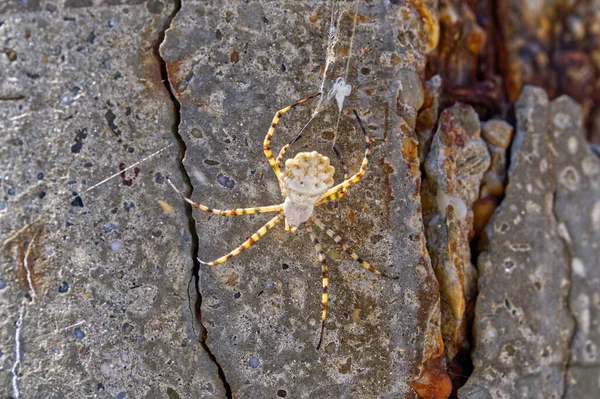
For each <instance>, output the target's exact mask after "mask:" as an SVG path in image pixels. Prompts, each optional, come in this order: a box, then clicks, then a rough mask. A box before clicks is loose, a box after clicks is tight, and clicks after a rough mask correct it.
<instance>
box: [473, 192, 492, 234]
mask: <svg viewBox="0 0 600 399" xmlns="http://www.w3.org/2000/svg"><path fill="white" fill-rule="evenodd" d="M497 207H498V199H497V198H496V197H493V196H491V197H486V198H480V199H478V200H477V201H475V202H474V203H473V235H474V236H475V237H478V236H479V235H480V234H481V233H482V232H483V229H484V228H485V226H486V225H487V224H488V222H489V221H490V219H491V217H492V215H493V213H494V211H495V210H496V208H497Z"/></svg>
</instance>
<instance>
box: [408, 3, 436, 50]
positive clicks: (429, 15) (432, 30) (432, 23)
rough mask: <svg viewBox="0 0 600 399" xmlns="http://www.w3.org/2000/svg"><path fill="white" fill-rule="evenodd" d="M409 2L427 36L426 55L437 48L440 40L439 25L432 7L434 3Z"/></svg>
mask: <svg viewBox="0 0 600 399" xmlns="http://www.w3.org/2000/svg"><path fill="white" fill-rule="evenodd" d="M411 2H412V4H413V6H414V7H415V8H416V9H417V11H419V14H420V15H421V18H422V19H423V25H424V28H425V32H426V34H427V36H426V37H427V49H426V52H427V53H428V52H430V51H432V50H433V49H435V48H436V47H437V45H438V41H439V39H440V25H439V21H438V16H437V10H436V9H435V6H434V5H435V2H431V1H423V0H411ZM427 3H429V4H427Z"/></svg>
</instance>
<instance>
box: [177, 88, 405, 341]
mask: <svg viewBox="0 0 600 399" xmlns="http://www.w3.org/2000/svg"><path fill="white" fill-rule="evenodd" d="M320 94H321V93H316V94H313V95H312V96H309V97H306V98H304V99H302V100H300V101H298V102H296V103H295V104H293V105H290V106H288V107H285V108H283V109H281V110H279V111H277V113H276V114H275V117H274V118H273V121H272V122H271V127H270V128H269V131H268V132H267V135H266V137H265V141H264V145H263V149H264V152H265V156H266V157H267V160H268V161H269V163H270V164H271V166H272V167H273V171H274V172H275V175H276V176H277V180H278V181H279V187H280V189H281V194H282V196H283V198H284V202H283V203H282V204H278V205H269V206H261V207H258V208H241V209H230V210H219V209H212V208H209V207H207V206H205V205H202V204H198V203H196V202H194V201H192V200H191V199H189V198H187V197H186V196H185V195H183V193H182V192H181V191H179V190H178V189H177V187H175V185H174V184H173V183H172V182H171V180H170V179H168V178H167V182H168V183H169V185H170V186H171V187H172V188H173V190H175V192H177V194H179V195H180V196H181V197H182V198H183V199H184V200H185V201H187V202H188V203H189V204H190V205H192V206H193V207H194V208H198V209H200V210H201V211H204V212H209V213H214V214H217V215H222V216H235V215H249V214H253V213H266V212H272V213H277V216H275V217H274V218H273V219H271V220H269V221H268V222H267V223H266V224H265V225H264V226H262V227H261V228H260V229H258V231H257V232H256V233H254V234H252V235H251V236H250V237H249V238H248V239H247V240H246V241H245V242H244V243H242V244H241V245H240V246H239V247H237V248H235V249H234V250H233V251H231V252H229V253H228V254H227V255H224V256H222V257H220V258H218V259H216V260H213V261H212V262H204V261H202V260H200V259H198V261H199V262H200V263H202V264H206V265H209V266H215V265H218V264H221V263H224V262H226V261H227V260H228V259H230V258H232V257H234V256H236V255H239V254H240V253H241V252H242V251H244V250H246V249H248V248H250V247H251V246H252V245H254V244H255V243H256V242H257V241H258V240H259V239H260V238H261V237H262V236H264V235H265V234H266V233H267V231H269V230H270V229H271V228H273V227H274V226H275V225H277V224H278V223H279V222H281V221H282V220H285V229H286V231H291V232H294V231H296V229H297V228H298V226H300V225H303V226H304V229H305V230H306V231H307V232H308V234H309V235H310V238H311V240H312V243H313V245H314V247H315V251H316V252H317V258H318V260H319V263H320V264H321V270H322V272H323V297H322V305H323V310H322V314H321V332H320V335H319V343H318V344H317V350H318V349H319V348H320V347H321V343H322V342H323V334H324V329H325V321H326V319H327V303H328V294H327V288H328V285H329V271H328V269H327V263H326V260H325V254H324V252H323V248H322V247H321V243H320V242H319V240H318V239H317V237H316V235H315V234H314V232H313V229H312V225H311V222H312V224H314V225H316V226H317V227H318V228H319V229H321V230H323V231H324V232H325V233H326V234H327V235H328V236H329V237H331V238H332V239H333V241H334V242H335V243H336V244H338V245H340V246H341V247H342V249H343V250H344V251H345V252H346V253H348V254H349V255H350V256H351V257H352V258H353V259H354V260H355V261H357V262H358V263H360V264H361V265H362V266H363V267H364V268H365V269H367V270H368V271H370V272H372V273H375V274H376V275H379V276H382V277H386V278H391V279H397V278H398V277H390V276H388V275H387V274H385V273H383V272H381V271H379V270H376V269H375V268H374V267H373V266H371V265H370V264H369V263H367V262H366V261H364V260H363V259H362V258H360V257H359V256H358V255H357V254H356V253H355V252H354V251H353V250H352V248H351V247H350V246H349V245H348V244H347V243H346V240H345V239H344V238H342V236H341V235H340V234H339V233H337V232H335V231H333V230H332V229H330V228H328V227H327V226H326V225H325V224H324V223H323V222H322V221H321V220H320V219H319V218H318V217H317V216H315V215H314V214H313V212H314V208H315V207H316V206H319V205H322V204H325V203H327V202H330V201H335V200H338V199H340V198H342V197H343V196H344V195H346V193H347V192H348V188H349V187H350V186H351V185H353V184H355V183H357V182H358V181H359V180H360V179H362V177H363V176H364V175H365V172H366V170H367V165H368V163H369V154H370V152H371V148H370V140H369V136H368V134H367V131H366V130H365V128H364V127H363V125H362V121H361V120H360V117H359V116H358V113H357V112H356V111H354V110H353V112H354V115H355V116H356V120H357V121H358V124H359V126H360V129H361V131H362V133H363V136H364V138H365V156H364V158H363V161H362V164H361V166H360V170H359V171H358V172H357V173H356V174H354V175H353V176H351V177H350V178H348V173H347V172H346V173H344V181H343V182H341V183H339V184H338V185H335V186H334V182H333V174H334V173H335V169H334V167H333V166H331V165H330V161H329V158H328V157H326V156H323V155H321V154H319V153H318V152H316V151H312V152H300V153H298V154H296V156H295V157H294V158H293V159H288V160H287V161H286V162H285V169H284V171H282V170H281V165H282V162H283V157H284V155H285V153H286V151H287V149H288V148H289V147H290V146H291V145H292V144H294V143H295V142H296V141H297V140H298V139H299V138H300V136H301V134H302V131H301V132H300V133H299V134H298V135H297V136H296V137H295V138H294V139H293V140H292V141H291V142H290V143H288V144H286V145H285V146H283V147H282V148H281V151H280V152H279V155H278V156H277V158H276V159H275V158H273V153H272V152H271V138H272V137H273V133H274V132H275V128H276V127H277V124H278V123H279V119H280V118H281V116H282V115H283V114H285V113H286V112H288V111H289V110H291V109H292V108H294V107H296V106H297V105H300V104H303V103H305V102H307V101H309V100H311V99H313V98H315V97H317V96H319V95H320ZM342 165H343V164H342ZM344 169H345V166H344Z"/></svg>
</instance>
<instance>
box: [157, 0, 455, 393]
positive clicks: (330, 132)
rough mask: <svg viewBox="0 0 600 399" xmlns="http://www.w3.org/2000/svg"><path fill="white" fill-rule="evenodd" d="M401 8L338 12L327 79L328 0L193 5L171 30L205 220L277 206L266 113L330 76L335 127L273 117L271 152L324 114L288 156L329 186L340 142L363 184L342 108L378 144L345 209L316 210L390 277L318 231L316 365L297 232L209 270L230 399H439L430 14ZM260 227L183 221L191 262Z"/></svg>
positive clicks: (260, 218) (209, 309)
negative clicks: (308, 163)
mask: <svg viewBox="0 0 600 399" xmlns="http://www.w3.org/2000/svg"><path fill="white" fill-rule="evenodd" d="M394 3H399V4H390V3H388V2H374V3H372V4H359V5H358V9H357V12H350V13H346V12H342V11H343V10H342V11H341V12H339V13H333V18H334V20H336V21H337V20H338V19H339V22H338V23H336V25H337V28H336V31H337V35H336V36H335V38H336V40H338V41H337V44H335V46H332V47H331V48H332V50H333V51H332V52H330V53H329V56H330V57H335V62H334V63H332V64H330V65H327V66H326V58H327V47H328V32H329V29H330V18H331V16H332V10H331V8H330V6H331V4H325V3H318V4H317V5H316V6H311V5H309V4H308V3H304V2H287V3H282V2H277V1H271V2H261V3H256V2H253V3H240V2H237V1H222V2H219V3H218V4H207V3H205V2H186V3H184V4H183V7H182V9H181V11H180V12H179V13H178V15H177V17H176V18H175V20H174V23H173V25H172V27H171V29H170V30H169V31H168V32H167V36H166V41H165V42H164V44H163V45H162V47H161V53H162V55H163V57H164V58H165V60H166V62H167V68H168V72H169V80H170V83H171V85H172V87H173V91H174V93H175V95H176V97H177V99H178V100H179V102H180V103H181V115H182V123H181V127H180V132H181V135H182V138H183V140H184V141H185V142H186V145H187V148H188V150H187V153H186V158H185V161H184V165H185V168H186V171H187V172H188V174H189V175H190V179H191V182H192V184H193V186H194V192H193V199H194V200H195V201H198V202H201V203H203V204H205V205H208V206H210V207H215V208H219V209H224V208H239V207H252V206H261V205H270V204H278V203H281V202H283V198H282V197H281V193H280V190H279V187H278V184H277V180H276V178H275V175H274V173H273V171H272V169H271V166H270V165H269V163H268V162H267V160H266V158H265V156H264V153H263V139H264V137H265V134H266V132H267V130H268V129H269V126H270V124H271V120H272V118H273V115H274V114H275V112H276V111H277V110H279V109H281V108H283V107H285V106H287V105H290V104H292V103H293V102H295V101H296V100H299V99H301V98H303V97H306V96H308V95H310V94H313V93H315V92H317V91H319V90H320V87H321V78H322V74H323V72H324V71H326V77H325V86H324V91H325V92H327V90H328V89H329V88H330V87H331V84H332V82H333V81H335V80H336V79H337V78H338V77H339V76H343V77H344V78H345V79H346V81H348V82H350V83H351V84H352V86H353V87H352V93H351V95H350V97H349V98H347V99H346V102H345V105H344V108H343V110H342V112H341V114H338V108H337V105H336V104H335V103H333V102H327V101H326V100H325V99H324V97H325V96H322V97H321V98H320V99H315V100H312V102H311V103H307V104H304V105H301V106H299V107H297V108H294V109H293V110H292V111H290V112H289V113H286V114H284V115H283V117H282V119H281V122H280V124H279V125H278V127H277V130H276V132H275V135H274V138H273V142H272V148H273V151H274V153H275V156H276V155H277V152H278V150H279V148H280V147H281V146H282V145H283V144H285V143H287V142H288V141H290V140H291V139H292V138H293V137H294V136H295V134H296V133H297V132H299V131H300V129H301V128H302V127H303V126H304V125H305V124H306V123H307V122H308V121H309V120H310V119H311V114H312V112H313V111H315V110H318V111H319V112H318V114H317V116H316V117H315V119H314V120H313V121H312V122H311V123H310V125H309V126H308V128H307V130H306V131H305V133H304V135H303V137H302V138H301V139H300V140H299V141H298V142H297V143H296V144H294V146H292V147H291V148H290V150H289V151H288V154H287V157H293V156H294V154H295V153H297V152H300V151H312V150H316V151H319V152H321V153H323V154H324V155H327V156H329V158H330V159H331V160H332V163H333V165H334V166H335V167H336V174H335V180H336V182H340V181H341V180H342V179H343V168H342V166H341V164H340V162H339V161H338V160H337V158H336V156H335V153H334V152H333V151H332V148H331V147H332V144H333V139H334V138H335V140H336V147H337V148H338V149H339V151H340V154H341V157H342V159H343V160H344V163H345V164H346V165H347V167H348V169H349V170H350V172H351V173H354V172H356V171H357V170H358V167H359V165H360V163H361V162H362V159H363V156H364V152H363V146H364V141H363V139H362V137H361V132H360V129H359V128H358V125H357V123H356V120H355V119H354V117H353V114H352V112H351V110H352V109H355V110H356V111H357V112H358V114H359V115H360V116H361V118H362V120H363V123H364V125H365V127H366V129H367V131H368V133H369V134H370V135H371V139H372V140H371V141H372V157H371V159H370V163H369V167H368V172H367V174H366V176H365V178H364V179H363V180H362V181H360V182H359V183H357V184H356V185H353V186H352V187H350V190H349V193H348V194H347V195H346V196H345V197H344V198H343V199H341V200H340V201H338V202H335V203H330V204H327V205H324V206H321V207H318V208H317V211H316V214H317V215H318V216H319V217H320V218H321V219H322V220H323V221H324V223H325V224H326V225H328V226H330V227H331V228H333V229H335V230H337V231H339V232H340V233H341V234H342V235H343V236H345V237H346V238H347V239H348V241H349V242H350V243H352V244H354V246H355V248H356V250H357V252H358V253H359V255H360V256H361V257H362V258H363V259H365V260H366V261H368V262H371V263H372V264H373V265H374V266H375V267H377V268H380V269H381V270H383V271H385V272H386V273H388V274H391V275H394V276H398V277H399V279H398V280H389V279H384V278H381V277H378V276H376V275H374V274H371V273H369V272H368V271H366V270H365V269H363V268H362V267H361V266H360V264H358V263H356V262H354V261H353V260H352V259H351V258H350V257H344V256H343V255H342V254H343V252H342V250H341V248H339V247H338V246H336V245H335V243H334V242H333V241H332V240H330V239H329V238H328V237H327V236H326V235H325V234H323V232H322V231H319V230H318V229H316V227H315V228H314V229H315V230H316V232H317V233H318V237H319V240H320V241H321V242H322V243H323V245H324V247H325V248H326V254H327V259H328V262H329V275H330V280H329V284H330V285H329V288H330V290H329V294H330V296H329V297H330V303H329V312H328V322H327V325H326V329H325V338H324V341H323V347H322V348H321V350H319V351H317V350H316V349H315V346H316V344H317V341H318V337H319V327H320V316H321V290H322V289H321V270H320V267H319V263H318V261H317V257H316V253H315V250H314V248H313V245H312V244H311V242H310V239H309V237H308V234H306V232H305V231H304V230H303V229H298V231H297V232H296V233H289V232H286V231H284V229H283V228H282V226H278V227H276V228H274V229H273V230H271V231H269V233H268V234H267V235H266V236H265V237H263V238H261V239H260V241H259V242H257V243H256V244H255V245H254V246H253V247H251V248H250V249H248V250H246V251H245V252H243V253H242V254H240V255H238V256H236V257H234V258H232V259H230V260H229V261H228V262H227V263H225V264H222V265H219V266H216V267H202V268H201V269H200V274H201V279H200V287H199V289H200V292H201V293H202V308H201V312H202V321H203V323H204V325H205V327H206V329H207V332H208V337H207V341H206V342H207V345H208V346H209V347H210V348H211V350H212V352H213V353H214V355H215V358H216V359H217V361H218V363H219V364H220V365H221V367H222V369H223V372H224V375H225V378H226V380H227V382H228V383H229V386H230V388H231V393H232V396H233V397H244V398H258V397H276V395H279V397H283V396H281V395H285V396H287V397H297V398H314V397H323V398H341V397H344V398H364V397H384V398H392V397H393V398H396V397H403V398H414V397H417V395H420V396H422V397H431V398H433V397H447V395H448V394H449V390H450V387H449V380H448V377H447V375H446V374H445V368H444V360H443V349H442V342H441V336H440V332H439V331H440V330H439V318H440V314H439V292H438V286H437V282H436V279H435V276H434V274H433V271H432V269H431V265H430V263H429V259H428V257H427V254H426V248H425V237H424V234H423V227H422V220H421V212H420V195H419V186H420V171H419V161H418V157H417V140H416V137H415V135H414V131H413V129H414V125H415V120H416V116H417V110H418V109H419V108H420V107H421V105H422V103H423V99H424V95H423V80H422V73H423V69H424V56H423V53H424V51H425V50H426V49H427V48H428V46H429V42H428V39H429V38H428V37H427V36H426V35H425V33H424V32H426V31H427V29H426V27H427V23H428V19H427V18H426V17H431V10H429V9H428V8H427V5H426V4H423V3H422V2H418V3H419V5H418V7H416V8H415V7H414V6H413V5H412V2H402V1H401V2H394ZM415 3H417V2H415ZM332 4H333V3H332ZM338 6H340V3H338ZM428 12H429V14H428ZM354 20H355V21H356V26H355V27H354V28H353V21H354ZM353 29H354V31H355V33H354V36H353V39H352V30H353ZM351 39H352V40H351ZM332 43H333V42H330V44H332ZM348 59H349V60H350V61H349V63H348V64H347V61H348ZM347 65H348V66H347ZM346 70H347V74H346ZM402 89H404V90H402ZM338 120H339V129H336V125H337V123H338V122H337V121H338ZM176 184H180V182H177V183H176ZM271 217H272V216H271V215H250V216H237V217H234V218H225V217H222V216H218V215H210V214H206V213H200V212H196V213H194V218H195V219H196V229H197V232H198V238H199V244H200V245H199V257H200V259H202V260H204V261H210V260H213V259H216V258H217V257H219V256H221V255H224V254H225V253H226V252H228V251H230V250H232V249H234V248H235V247H236V246H237V245H239V244H240V243H241V242H243V241H244V240H245V239H246V238H247V237H248V236H249V235H250V234H252V233H254V232H255V231H256V230H257V229H258V228H259V227H260V226H262V225H263V224H264V223H265V222H266V221H267V220H269V219H270V218H271Z"/></svg>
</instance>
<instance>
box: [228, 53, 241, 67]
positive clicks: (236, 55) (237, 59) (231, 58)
mask: <svg viewBox="0 0 600 399" xmlns="http://www.w3.org/2000/svg"><path fill="white" fill-rule="evenodd" d="M229 61H231V62H233V63H234V64H237V63H238V62H240V52H239V51H232V52H231V54H230V55H229Z"/></svg>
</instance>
